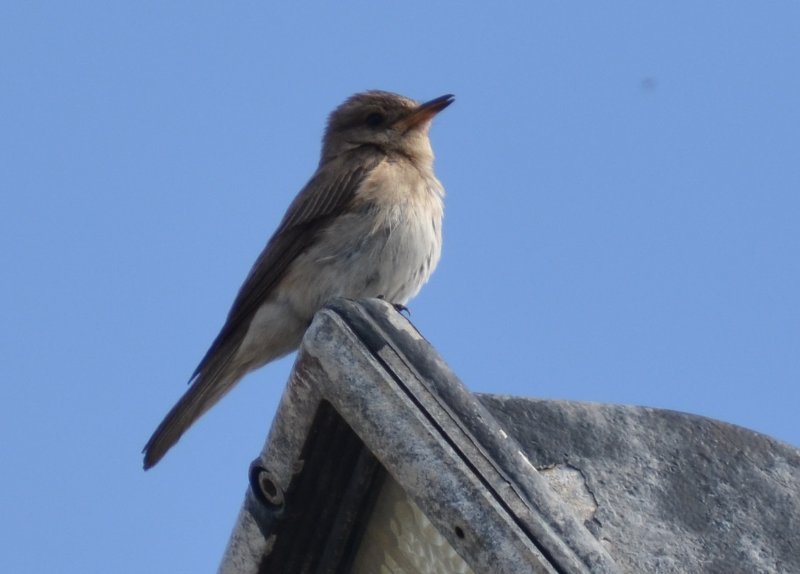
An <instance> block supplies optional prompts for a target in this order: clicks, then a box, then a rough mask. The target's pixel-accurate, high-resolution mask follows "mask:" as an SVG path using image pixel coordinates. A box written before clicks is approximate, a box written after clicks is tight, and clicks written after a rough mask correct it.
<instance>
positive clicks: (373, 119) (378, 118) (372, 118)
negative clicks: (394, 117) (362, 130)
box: [367, 112, 386, 128]
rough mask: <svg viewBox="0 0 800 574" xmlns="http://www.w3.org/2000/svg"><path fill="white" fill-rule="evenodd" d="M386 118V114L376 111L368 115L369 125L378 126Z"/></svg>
mask: <svg viewBox="0 0 800 574" xmlns="http://www.w3.org/2000/svg"><path fill="white" fill-rule="evenodd" d="M385 120H386V116H384V115H383V114H381V113H378V112H375V113H373V114H370V115H368V116H367V125H368V126H370V127H373V128H376V127H378V126H379V125H381V124H382V123H383V122H384V121H385Z"/></svg>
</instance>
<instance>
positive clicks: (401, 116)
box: [321, 90, 455, 163]
mask: <svg viewBox="0 0 800 574" xmlns="http://www.w3.org/2000/svg"><path fill="white" fill-rule="evenodd" d="M454 100H455V98H454V97H453V96H452V95H450V94H447V95H445V96H441V97H438V98H435V99H433V100H431V101H429V102H425V103H424V104H420V103H418V102H415V101H414V100H412V99H410V98H406V97H404V96H400V95H398V94H393V93H391V92H381V91H377V90H375V91H369V92H362V93H359V94H355V95H354V96H351V97H350V98H348V99H347V101H345V102H344V103H343V104H342V105H341V106H339V107H338V108H336V109H335V110H334V111H333V113H332V114H331V115H330V118H329V119H328V127H327V129H326V130H325V137H324V138H323V141H322V160H321V161H322V162H323V163H324V162H326V161H328V160H330V159H333V158H334V157H336V156H338V155H340V154H342V153H345V152H347V151H349V150H351V149H355V148H358V147H361V146H365V145H372V146H375V147H378V148H380V149H382V150H384V151H385V152H387V153H392V152H395V153H400V154H403V155H405V156H408V157H409V158H411V159H412V160H432V159H433V152H432V151H431V144H430V140H429V139H428V128H429V127H430V124H431V120H432V119H433V117H434V116H435V115H436V114H438V113H439V112H440V111H442V110H443V109H445V108H446V107H447V106H449V105H450V104H451V103H453V101H454Z"/></svg>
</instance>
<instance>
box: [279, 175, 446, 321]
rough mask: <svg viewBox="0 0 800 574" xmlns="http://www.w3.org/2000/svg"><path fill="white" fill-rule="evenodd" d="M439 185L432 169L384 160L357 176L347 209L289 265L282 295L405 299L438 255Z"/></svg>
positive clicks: (315, 301) (319, 300)
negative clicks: (288, 285)
mask: <svg viewBox="0 0 800 574" xmlns="http://www.w3.org/2000/svg"><path fill="white" fill-rule="evenodd" d="M442 197H443V189H442V186H441V184H440V183H439V182H438V181H437V180H436V178H435V177H434V175H433V173H432V172H431V173H430V174H425V173H421V172H420V171H419V170H417V169H415V168H413V166H412V167H408V166H403V165H393V164H391V163H389V162H384V163H383V164H381V165H380V166H379V167H378V168H376V170H374V171H373V172H372V173H371V174H370V175H369V176H368V177H367V178H365V180H364V181H363V182H362V185H361V186H360V188H359V190H358V191H357V192H356V197H355V198H354V201H353V203H352V204H351V207H350V209H348V210H347V211H346V212H345V213H342V214H340V215H338V216H337V217H336V219H335V220H334V221H332V222H331V224H330V225H329V226H328V227H327V228H326V229H325V231H324V232H323V234H322V236H321V237H320V238H319V241H317V242H315V244H314V246H312V248H311V249H309V250H308V252H306V253H305V254H303V255H301V256H300V257H299V258H298V259H297V261H296V262H295V264H294V265H293V266H292V270H291V271H290V275H292V278H291V279H292V280H291V281H290V282H289V283H291V284H293V285H295V286H300V285H304V286H305V287H304V288H303V289H300V290H297V289H292V291H293V292H292V293H287V295H289V296H290V297H292V298H295V297H300V298H303V299H308V298H311V300H303V301H299V300H298V301H295V303H296V304H298V305H299V306H301V307H314V306H321V305H323V304H324V303H325V302H326V301H327V300H328V299H330V298H332V297H336V296H341V297H352V298H357V297H377V296H383V297H384V298H386V299H387V300H388V301H390V302H392V303H405V302H407V301H408V300H409V299H410V298H411V297H413V296H414V295H415V294H416V293H417V292H418V291H419V289H420V288H421V287H422V285H423V284H424V283H425V282H426V281H427V280H428V278H429V277H430V274H431V273H432V272H433V270H434V268H435V267H436V264H437V263H438V261H439V256H440V253H441V244H442V236H441V227H442V216H443V204H442Z"/></svg>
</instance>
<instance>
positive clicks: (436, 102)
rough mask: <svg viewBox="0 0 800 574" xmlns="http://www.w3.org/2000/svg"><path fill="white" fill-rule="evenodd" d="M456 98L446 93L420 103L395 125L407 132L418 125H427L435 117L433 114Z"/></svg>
mask: <svg viewBox="0 0 800 574" xmlns="http://www.w3.org/2000/svg"><path fill="white" fill-rule="evenodd" d="M455 99H456V97H455V96H454V95H453V94H446V95H444V96H439V97H438V98H434V99H432V100H431V101H429V102H425V103H424V104H420V105H419V106H417V107H416V108H415V109H414V110H413V111H412V112H411V113H410V114H409V115H407V116H406V117H404V118H402V119H401V120H399V121H398V122H397V123H396V124H395V126H396V127H397V128H399V129H400V130H401V131H404V132H407V131H408V130H410V129H413V128H415V127H417V126H422V125H425V124H426V123H428V122H429V121H430V120H431V119H433V116H435V115H436V114H438V113H439V112H441V111H442V110H443V109H445V108H446V107H447V106H449V105H450V104H452V103H453V102H454V101H455Z"/></svg>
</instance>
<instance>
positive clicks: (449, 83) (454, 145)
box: [0, 1, 800, 573]
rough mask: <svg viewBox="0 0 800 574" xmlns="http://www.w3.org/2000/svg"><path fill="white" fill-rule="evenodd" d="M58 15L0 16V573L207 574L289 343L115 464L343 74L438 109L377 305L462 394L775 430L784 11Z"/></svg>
mask: <svg viewBox="0 0 800 574" xmlns="http://www.w3.org/2000/svg"><path fill="white" fill-rule="evenodd" d="M75 4H77V5H75ZM75 4H73V3H50V4H48V3H44V2H16V3H11V2H7V3H4V4H3V5H2V6H0V75H2V79H3V82H2V85H3V88H2V90H0V109H2V110H3V112H2V114H0V218H2V225H1V226H0V241H1V242H2V249H0V265H2V269H3V279H2V281H0V300H2V304H1V305H0V322H1V323H2V325H3V329H2V330H1V331H0V360H1V361H2V367H0V369H2V371H0V372H2V378H3V383H2V385H0V431H2V436H3V440H2V441H0V443H1V444H0V457H2V460H3V463H4V464H3V468H4V472H3V475H4V477H3V488H2V489H1V492H2V494H0V508H2V515H3V520H2V524H1V525H0V528H1V529H2V530H3V532H2V533H1V534H2V536H1V537H0V538H2V540H3V541H4V548H5V550H4V551H3V552H2V553H0V571H3V572H50V571H58V572H82V573H83V572H100V571H103V572H106V571H113V572H123V573H124V572H190V571H197V572H200V571H213V570H214V569H215V568H216V565H217V563H218V561H219V559H220V557H221V555H222V551H223V548H224V546H225V543H226V541H227V538H228V535H229V533H230V529H231V526H232V524H233V522H234V520H235V517H236V514H237V512H238V509H239V505H240V502H241V500H242V495H243V493H244V490H245V488H246V471H247V465H248V464H249V462H250V461H251V460H252V459H253V458H254V457H255V456H256V455H257V453H258V451H259V450H260V448H261V446H262V444H263V441H264V438H265V436H266V433H267V429H268V428H269V424H270V421H271V418H272V416H273V413H274V410H275V407H276V403H277V400H278V398H279V396H280V393H281V391H282V388H283V385H284V382H285V380H286V377H287V374H288V372H289V370H290V368H291V358H288V359H285V360H282V361H280V362H278V363H275V364H272V365H269V366H268V367H266V368H265V369H263V370H261V371H259V372H257V373H255V374H253V375H251V376H250V377H248V378H247V379H246V380H245V381H244V382H243V384H241V385H240V386H239V387H238V388H237V389H236V391H235V392H234V393H233V394H232V395H230V396H229V397H227V398H226V399H225V400H224V401H223V402H222V403H221V404H220V405H219V406H218V407H216V408H215V409H214V410H213V411H212V412H211V413H209V415H207V416H206V417H205V418H204V419H203V420H202V421H201V422H200V423H199V424H198V425H197V426H196V427H195V428H193V429H192V430H191V431H190V432H189V434H188V435H186V437H185V438H184V439H183V440H182V441H181V442H180V443H179V445H178V446H177V447H176V448H175V449H174V450H173V451H171V452H170V453H169V455H168V456H167V457H166V458H165V460H164V461H163V462H162V463H161V464H160V465H159V466H158V467H156V468H155V469H154V470H153V471H150V472H148V473H144V472H143V471H142V470H141V456H140V450H141V448H142V446H143V445H144V443H145V441H146V440H147V438H148V437H149V435H150V433H151V432H152V430H153V429H154V427H155V425H156V424H157V423H158V422H159V421H160V419H161V417H162V416H163V415H164V414H165V412H166V411H167V409H168V408H169V407H170V406H171V405H172V404H173V402H174V401H175V400H176V399H177V398H178V396H179V395H180V394H181V393H182V392H183V390H184V389H185V383H186V380H187V379H188V377H189V375H190V374H191V372H192V371H193V369H194V367H195V366H196V364H197V362H198V361H199V360H200V358H201V357H202V355H203V353H204V352H205V350H206V348H207V346H208V345H209V344H210V342H211V340H212V339H213V337H214V336H215V335H216V333H217V330H218V329H219V327H220V326H221V324H222V322H223V320H224V318H225V315H226V313H227V310H228V307H229V305H230V303H231V302H232V300H233V297H234V295H235V293H236V291H237V289H238V287H239V285H240V283H241V282H242V280H243V279H244V276H245V275H246V273H247V271H248V269H249V267H250V265H251V263H252V262H253V261H254V259H255V257H256V256H257V255H258V253H259V252H260V250H261V248H262V247H263V245H264V243H265V241H266V239H267V238H268V237H269V235H270V234H271V232H272V230H273V229H274V227H275V225H276V224H277V222H278V220H279V219H280V217H281V216H282V214H283V212H284V209H285V208H286V206H287V205H288V203H289V201H290V200H291V199H292V197H293V196H294V194H295V193H296V192H297V191H298V190H299V189H300V188H301V187H302V186H303V184H304V183H305V182H306V180H307V179H308V177H309V176H310V175H311V173H312V172H313V170H314V168H315V166H316V163H317V161H318V152H319V141H320V137H321V133H322V128H323V125H324V121H325V119H326V117H327V114H328V113H329V112H330V110H331V109H333V108H334V107H335V106H336V105H338V104H339V103H340V102H341V101H342V100H343V99H344V98H346V97H347V96H348V95H350V94H351V93H353V92H356V91H360V90H363V89H370V88H380V89H386V90H391V91H397V92H400V93H403V94H405V95H408V96H410V97H413V98H416V99H419V100H425V99H429V98H433V97H436V96H439V95H442V94H445V93H453V94H455V95H456V97H457V100H456V102H455V104H453V105H452V106H451V107H450V108H448V109H447V110H446V111H445V112H443V113H442V114H441V116H439V117H437V119H436V121H435V125H434V127H433V130H432V139H433V144H434V149H435V152H436V154H437V163H436V168H437V173H438V175H439V178H440V179H441V180H442V182H443V183H444V185H445V187H446V189H447V193H448V196H447V203H446V206H447V207H446V221H445V228H444V232H445V246H444V254H443V259H442V262H441V264H440V266H439V269H438V270H437V272H436V274H435V275H434V277H433V279H432V280H431V282H430V283H429V284H428V285H427V286H426V287H425V288H424V289H423V291H422V293H421V294H420V295H419V296H418V297H417V299H415V300H414V301H412V303H411V305H410V307H411V309H412V313H413V314H412V320H413V321H414V323H415V324H416V325H417V326H418V328H419V329H420V330H421V331H422V332H423V333H424V334H425V335H426V336H427V337H428V339H429V340H430V341H431V342H432V343H433V344H434V345H435V346H436V347H437V348H438V349H439V351H440V352H441V354H442V356H443V357H444V358H445V360H447V361H448V363H449V364H450V365H451V366H452V368H453V369H454V370H455V371H456V373H458V375H459V376H460V377H461V379H462V380H463V381H464V382H465V384H466V385H467V386H468V387H469V388H471V389H473V390H475V391H481V392H491V393H498V394H514V395H525V396H535V397H546V398H553V399H575V400H587V401H598V402H608V403H623V404H636V405H647V406H652V407H658V408H668V409H677V410H681V411H687V412H691V413H696V414H701V415H705V416H710V417H714V418H718V419H722V420H725V421H729V422H732V423H736V424H739V425H743V426H746V427H750V428H752V429H754V430H757V431H760V432H764V433H767V434H770V435H772V436H774V437H776V438H778V439H781V440H783V441H787V442H789V443H792V444H795V445H800V424H798V415H797V410H798V405H800V390H799V388H800V385H798V383H800V301H799V300H798V294H800V225H798V221H800V139H799V138H800V136H799V135H798V134H800V106H798V102H800V75H798V73H797V71H798V70H800V34H798V25H800V4H798V3H797V2H788V1H785V2H780V1H778V2H769V3H756V2H705V3H699V2H686V1H677V2H669V3H666V2H663V3H654V2H617V3H614V4H613V5H611V4H608V3H604V4H602V5H601V4H597V3H591V4H589V3H586V4H566V3H545V2H529V3H519V5H518V6H512V5H510V4H508V5H499V3H480V4H478V3H473V4H472V5H469V4H467V3H454V2H452V3H424V2H417V1H410V2H404V3H403V4H402V5H398V4H396V3H375V2H373V3H371V2H354V3H349V4H348V6H347V7H343V5H342V4H341V3H338V4H337V5H336V6H334V5H333V3H327V4H318V3H309V4H306V5H304V6H290V5H289V4H288V3H287V4H285V5H282V6H280V7H277V6H269V5H267V3H264V2H258V3H257V2H239V3H222V2H220V3H208V2H158V3H156V2H137V3H110V2H82V3H75Z"/></svg>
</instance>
